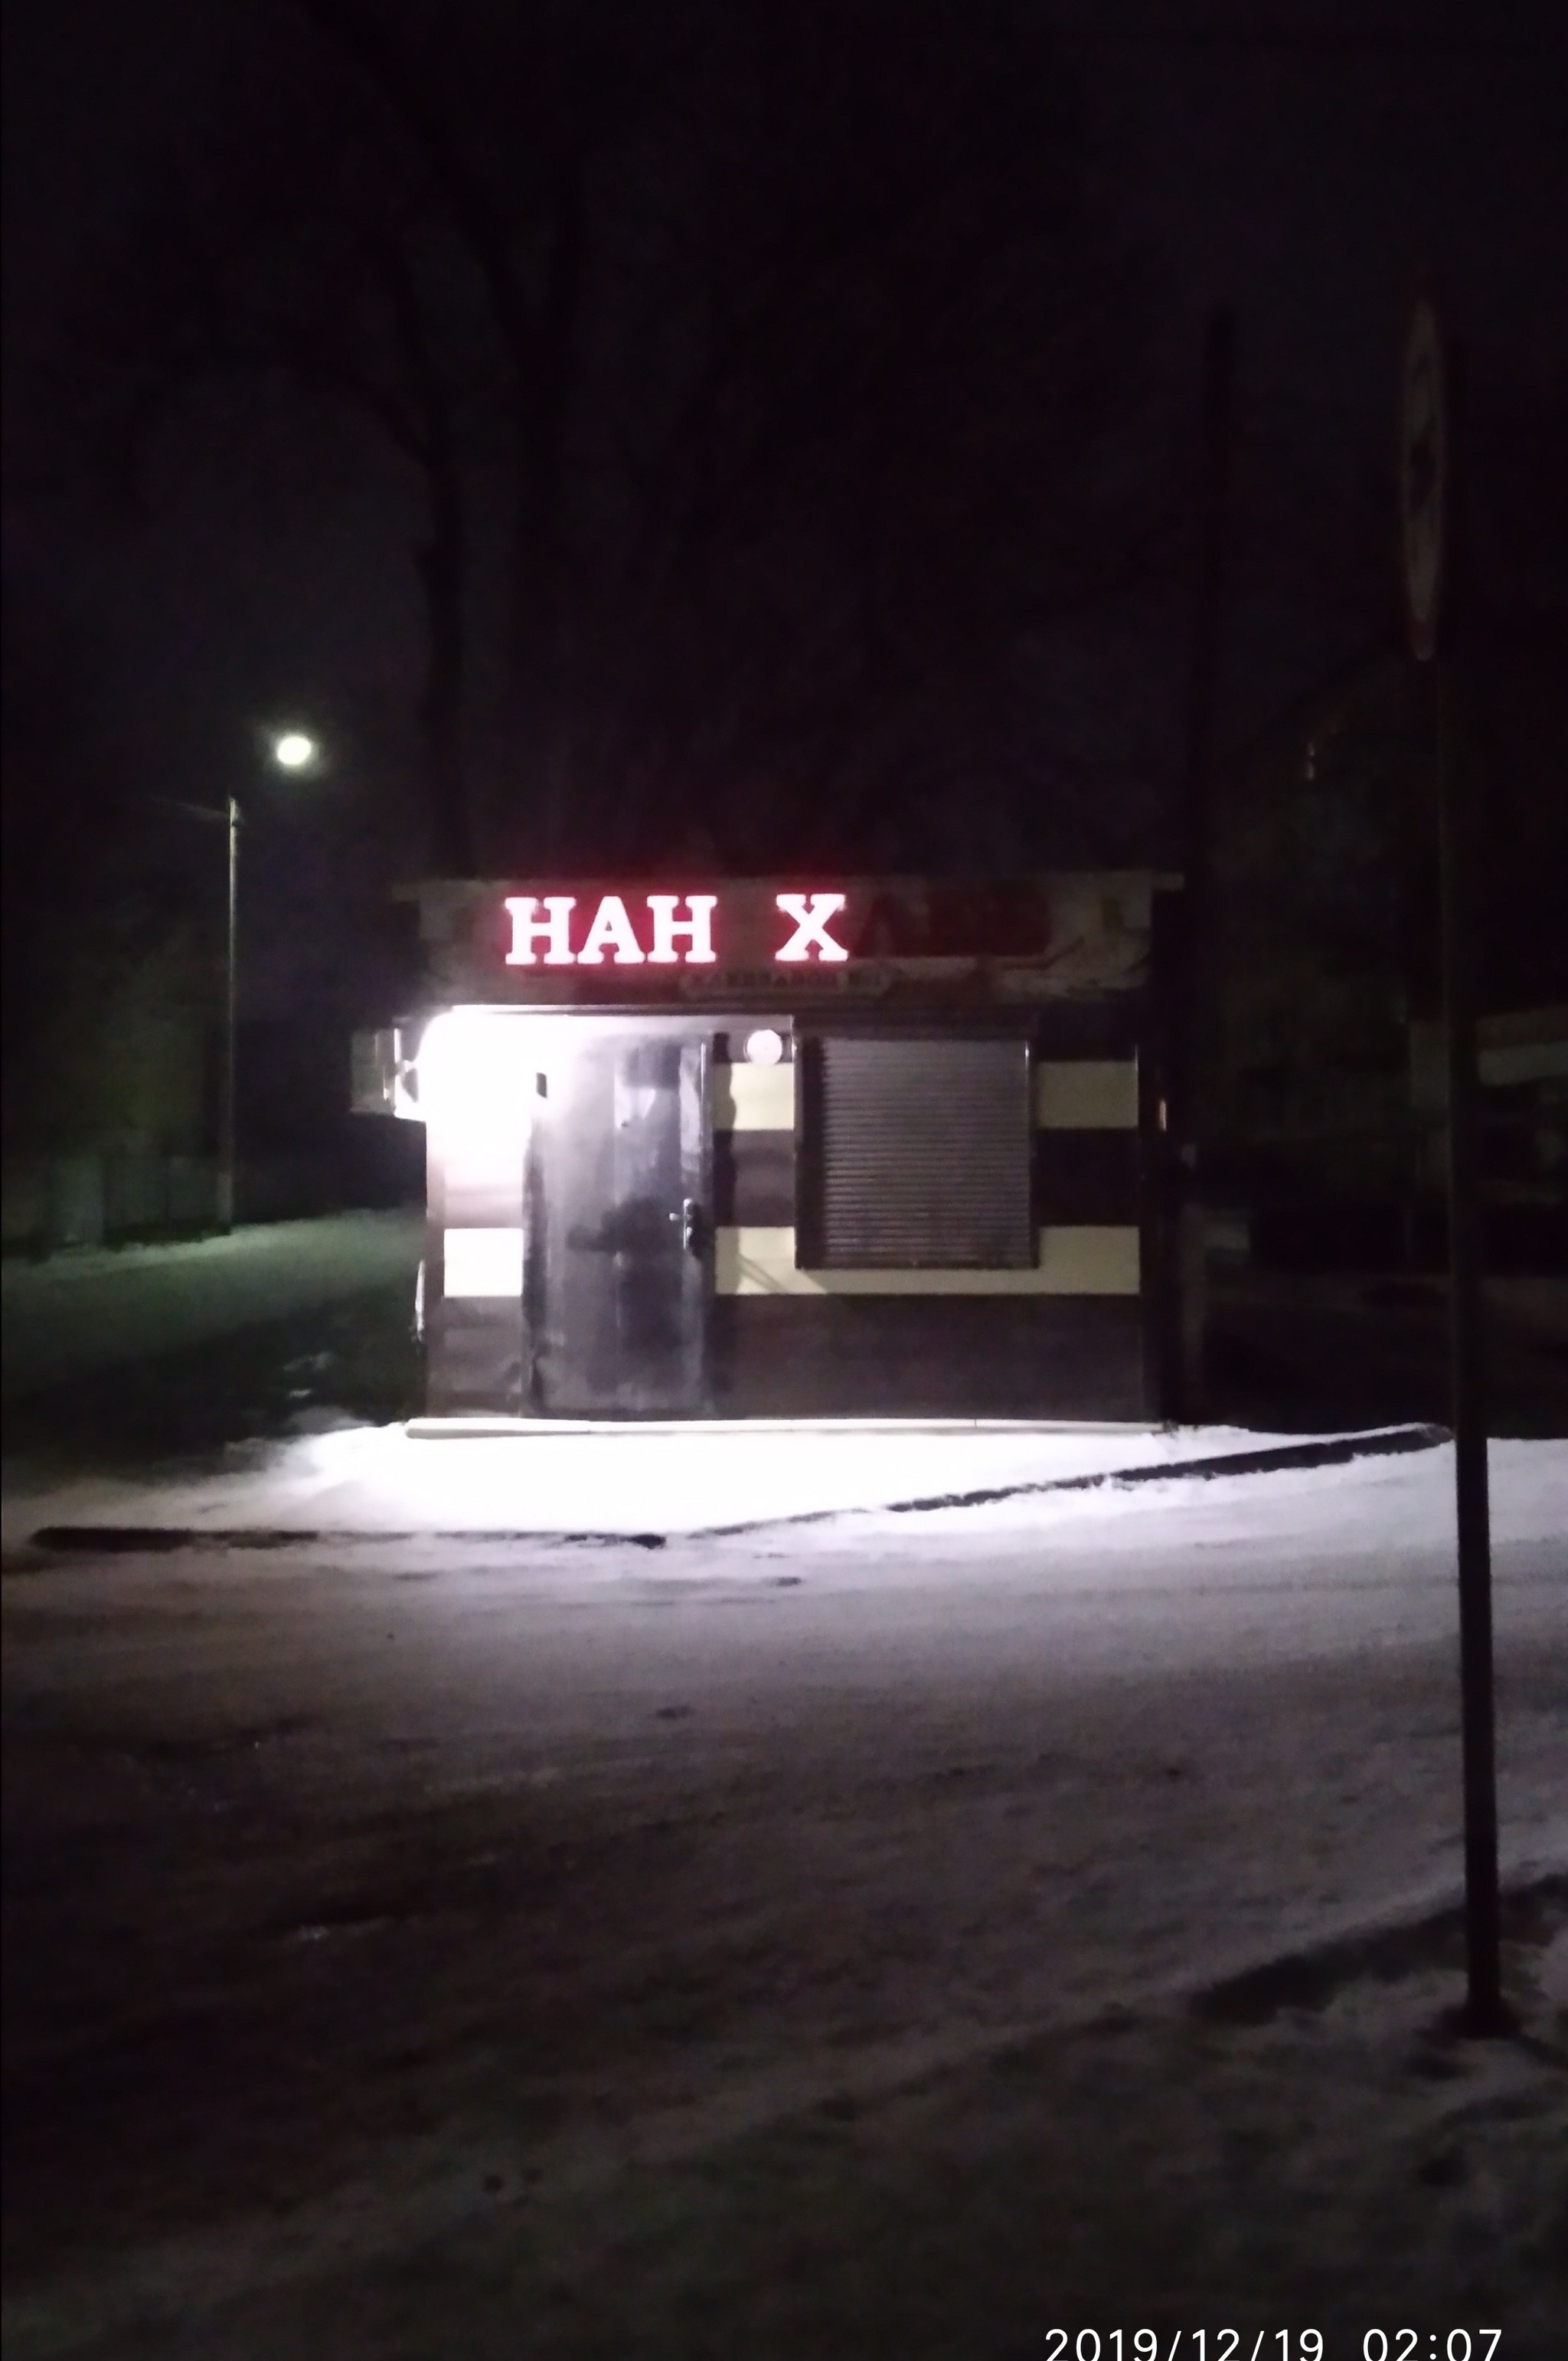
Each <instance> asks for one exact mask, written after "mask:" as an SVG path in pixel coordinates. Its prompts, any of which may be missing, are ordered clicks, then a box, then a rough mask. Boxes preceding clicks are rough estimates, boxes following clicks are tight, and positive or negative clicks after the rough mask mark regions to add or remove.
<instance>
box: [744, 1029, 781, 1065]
mask: <svg viewBox="0 0 1568 2361" xmlns="http://www.w3.org/2000/svg"><path fill="white" fill-rule="evenodd" d="M783 1056H784V1036H783V1035H782V1034H780V1033H775V1032H774V1031H773V1027H772V1026H771V1025H764V1026H762V1027H761V1028H760V1029H759V1030H758V1031H757V1032H755V1033H748V1034H747V1036H746V1063H747V1064H748V1065H749V1066H776V1065H777V1064H778V1062H779V1060H780V1059H781V1058H782V1057H783Z"/></svg>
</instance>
